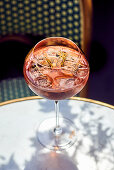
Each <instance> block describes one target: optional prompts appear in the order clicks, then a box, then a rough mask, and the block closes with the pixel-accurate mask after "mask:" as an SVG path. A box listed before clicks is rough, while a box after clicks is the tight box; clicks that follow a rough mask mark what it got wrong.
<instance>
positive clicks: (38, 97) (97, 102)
mask: <svg viewBox="0 0 114 170" xmlns="http://www.w3.org/2000/svg"><path fill="white" fill-rule="evenodd" d="M33 99H43V98H42V97H40V96H30V97H23V98H18V99H13V100H8V101H5V102H1V103H0V106H3V105H6V104H10V103H15V102H20V101H25V100H33ZM69 100H79V101H85V102H90V103H95V104H98V105H102V106H106V107H109V108H111V109H114V106H113V105H110V104H108V103H104V102H101V101H97V100H93V99H88V98H82V97H71V98H69Z"/></svg>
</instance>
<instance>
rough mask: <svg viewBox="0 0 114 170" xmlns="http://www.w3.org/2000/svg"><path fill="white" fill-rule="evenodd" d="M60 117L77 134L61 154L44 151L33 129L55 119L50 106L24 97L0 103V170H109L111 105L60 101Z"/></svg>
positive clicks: (113, 132) (113, 127)
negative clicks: (73, 142) (75, 129)
mask: <svg viewBox="0 0 114 170" xmlns="http://www.w3.org/2000/svg"><path fill="white" fill-rule="evenodd" d="M60 115H61V116H62V117H66V118H68V119H71V120H72V121H73V122H74V123H75V126H76V128H77V130H78V133H79V134H80V135H79V136H80V137H79V138H78V140H77V141H76V143H75V144H74V145H73V146H71V147H70V148H68V149H66V150H62V151H51V150H49V149H47V148H44V147H43V146H42V145H41V144H40V143H39V142H38V140H37V137H36V136H37V133H36V126H38V124H40V123H41V122H42V121H43V120H45V119H46V118H49V117H53V116H55V113H54V103H53V101H51V100H46V99H42V98H41V97H37V96H34V97H27V98H20V99H15V100H11V101H7V102H3V103H0V170H62V169H65V170H85V169H86V170H113V169H114V106H112V105H109V104H106V103H102V102H99V101H95V100H91V99H85V98H80V97H73V98H70V99H68V100H64V101H60Z"/></svg>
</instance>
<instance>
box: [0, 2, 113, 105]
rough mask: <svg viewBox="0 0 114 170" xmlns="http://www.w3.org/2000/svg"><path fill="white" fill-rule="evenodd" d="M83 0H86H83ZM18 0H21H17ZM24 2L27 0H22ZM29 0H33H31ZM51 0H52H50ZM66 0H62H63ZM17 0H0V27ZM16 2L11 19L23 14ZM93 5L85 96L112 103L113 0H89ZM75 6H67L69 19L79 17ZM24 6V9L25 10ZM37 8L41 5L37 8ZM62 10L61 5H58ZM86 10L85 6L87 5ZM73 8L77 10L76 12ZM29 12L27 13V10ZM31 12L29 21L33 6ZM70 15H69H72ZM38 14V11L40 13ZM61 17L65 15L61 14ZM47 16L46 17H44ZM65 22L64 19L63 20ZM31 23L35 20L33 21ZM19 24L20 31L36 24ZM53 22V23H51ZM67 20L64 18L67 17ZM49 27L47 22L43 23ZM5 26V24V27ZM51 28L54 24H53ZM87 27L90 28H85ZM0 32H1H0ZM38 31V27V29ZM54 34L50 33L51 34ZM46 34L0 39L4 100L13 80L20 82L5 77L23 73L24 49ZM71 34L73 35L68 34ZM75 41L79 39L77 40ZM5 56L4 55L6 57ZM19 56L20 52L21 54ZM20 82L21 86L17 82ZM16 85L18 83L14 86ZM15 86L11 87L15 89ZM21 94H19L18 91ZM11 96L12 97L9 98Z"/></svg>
mask: <svg viewBox="0 0 114 170" xmlns="http://www.w3.org/2000/svg"><path fill="white" fill-rule="evenodd" d="M84 1H85V0H84ZM20 2H21V1H20ZM25 2H26V3H25ZM28 2H29V1H28V0H25V1H24V3H25V4H24V5H25V6H24V7H25V9H26V11H27V10H29V7H28V8H27V5H28ZM31 2H32V1H31ZM44 2H45V3H46V2H47V1H46V0H44ZM50 2H51V1H50ZM55 2H56V3H57V5H58V6H57V8H56V11H59V9H60V5H59V3H60V1H59V0H56V1H55ZM55 2H54V3H50V7H53V9H54V8H55V7H54V5H55ZM64 2H65V0H64ZM16 3H17V2H16V1H15V0H12V4H11V5H10V2H9V0H4V1H1V2H0V6H1V7H3V5H4V4H6V7H5V9H2V8H0V22H1V21H2V24H1V23H0V24H1V25H0V26H1V27H2V28H4V24H5V21H3V20H2V19H3V17H6V16H7V15H10V12H9V14H8V11H7V9H8V8H10V7H12V10H14V11H15V10H16V7H14V6H13V5H16ZM65 3H66V4H67V5H69V7H71V9H72V8H73V7H72V5H73V4H74V5H77V7H78V3H79V1H78V0H74V1H73V3H71V2H70V1H66V2H65ZM37 4H38V5H40V6H41V1H38V2H37ZM18 5H19V6H18V7H19V11H18V12H19V13H18V14H16V12H15V13H14V21H15V22H14V23H16V19H15V18H16V17H17V16H18V15H20V16H19V17H20V19H23V16H21V14H22V12H23V11H22V9H21V8H22V7H23V4H22V3H20V4H18ZM31 5H32V7H31V8H33V9H35V7H34V3H32V4H31ZM92 5H93V18H92V35H91V43H90V52H89V58H88V60H89V63H90V78H89V83H88V94H87V97H88V98H91V99H95V100H99V101H102V102H106V103H109V104H112V105H114V66H113V65H114V56H113V53H114V10H113V7H114V1H113V0H109V1H106V0H92ZM65 6H66V5H65V4H62V7H63V11H62V13H61V14H59V13H57V16H56V21H57V22H58V23H56V24H57V26H56V29H57V30H56V31H57V36H59V35H60V34H59V32H58V31H59V27H58V25H59V20H58V18H59V16H60V15H61V16H64V14H65V12H64V9H65V8H66V7H65ZM77 7H76V8H75V9H74V11H73V13H72V11H71V9H70V8H69V14H70V17H69V21H70V22H72V18H73V17H74V16H75V19H76V18H78V17H77V16H78V12H77V11H76V10H77ZM44 8H45V9H46V8H47V4H45V6H44ZM25 9H24V10H25ZM53 9H50V8H49V9H47V10H49V13H50V14H53V12H54V10H53ZM4 10H5V11H6V14H5V15H4ZM39 10H40V8H39ZM60 10H61V9H60ZM86 10H88V9H86ZM26 11H25V12H26ZM75 12H76V13H75ZM26 14H28V15H29V13H26ZM45 14H46V12H45V13H44V15H45ZM31 15H33V16H32V17H31V22H32V20H33V21H35V18H34V10H32V13H31ZM71 16H72V18H71ZM39 17H40V15H39ZM63 19H64V18H63ZM7 20H10V17H9V18H8V17H7ZM45 20H46V18H45ZM51 20H54V16H52V15H51ZM39 21H40V22H39V23H42V21H41V19H40V20H39ZM63 21H64V22H65V19H64V20H63ZM28 22H29V20H26V23H27V24H28ZM33 23H34V22H33ZM77 23H78V20H77V21H76V23H74V25H73V27H74V26H76V29H75V30H77V29H78V26H77V25H78V24H77ZM20 24H22V25H21V26H22V27H21V29H22V30H21V31H23V30H24V27H26V28H27V29H28V33H29V32H30V28H31V29H34V31H36V30H35V27H34V26H35V24H33V25H32V26H31V27H29V26H28V25H26V26H24V23H23V22H21V23H20ZM50 24H51V25H52V26H53V23H50ZM66 24H67V21H66ZM11 26H12V23H11V22H10V23H9V25H8V28H9V31H11ZM45 26H46V27H47V28H48V25H45ZM68 26H69V28H65V26H64V25H63V27H62V29H64V30H65V29H67V30H68V29H70V27H72V26H71V25H70V24H68ZM14 28H15V30H17V28H18V25H17V28H16V25H15V27H14ZM4 29H5V28H4ZM52 31H54V30H53V28H52ZM88 31H89V30H88ZM64 33H65V32H64ZM0 34H1V33H0ZM4 34H5V32H4ZM39 34H40V31H39ZM70 34H72V30H69V34H68V36H67V35H64V36H65V37H67V38H70V37H71V36H69V35H70ZM52 35H53V34H52ZM43 38H45V35H44V36H43V35H41V34H40V35H39V36H32V37H31V35H30V34H29V36H27V38H26V39H24V38H23V35H22V36H20V38H19V41H13V38H11V37H10V38H9V39H7V41H5V39H4V40H3V41H1V40H0V60H1V62H0V64H1V67H0V83H1V85H0V95H1V96H2V97H1V98H3V100H7V94H8V93H11V94H12V93H13V92H10V85H11V84H12V87H13V83H16V84H17V86H19V83H18V82H17V81H16V80H15V81H13V83H11V82H10V83H9V84H8V83H7V82H5V81H4V80H7V79H9V78H15V77H18V80H20V77H23V62H24V58H25V56H26V55H27V53H28V52H29V50H30V49H31V48H32V47H33V45H35V44H36V43H37V42H38V41H39V40H41V39H43ZM71 38H72V37H71ZM76 39H80V37H78V34H77V35H76V36H75V37H74V39H73V40H74V41H75V40H76ZM77 43H78V42H77ZM78 45H79V46H80V42H79V43H78ZM6 56H7V58H6ZM20 56H22V57H21V58H20ZM3 86H4V87H6V89H7V90H3V88H4V87H3ZM20 86H22V85H21V84H20ZM16 88H17V87H16ZM16 88H14V89H15V90H16ZM24 88H25V86H23V89H24ZM24 92H26V96H29V95H34V94H33V93H32V92H30V91H29V92H28V91H27V90H26V88H25V89H24ZM22 93H23V91H22ZM19 95H20V94H19ZM19 95H18V96H16V94H15V98H16V97H20V96H21V97H24V96H23V95H20V96H19ZM9 99H12V98H9ZM1 101H2V99H1Z"/></svg>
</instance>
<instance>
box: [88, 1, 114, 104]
mask: <svg viewBox="0 0 114 170" xmlns="http://www.w3.org/2000/svg"><path fill="white" fill-rule="evenodd" d="M113 7H114V1H113V0H109V1H106V0H93V31H92V42H91V49H90V61H89V62H90V66H91V74H90V79H89V96H88V97H89V98H92V99H96V100H100V101H103V102H107V103H109V104H112V105H114V10H113V9H114V8H113Z"/></svg>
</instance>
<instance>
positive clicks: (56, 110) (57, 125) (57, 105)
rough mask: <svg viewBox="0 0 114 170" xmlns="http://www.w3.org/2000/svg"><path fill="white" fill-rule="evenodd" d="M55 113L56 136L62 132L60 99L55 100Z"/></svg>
mask: <svg viewBox="0 0 114 170" xmlns="http://www.w3.org/2000/svg"><path fill="white" fill-rule="evenodd" d="M55 113H56V127H55V129H54V134H55V135H56V136H59V135H61V133H62V128H61V127H60V124H59V102H58V101H55Z"/></svg>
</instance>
